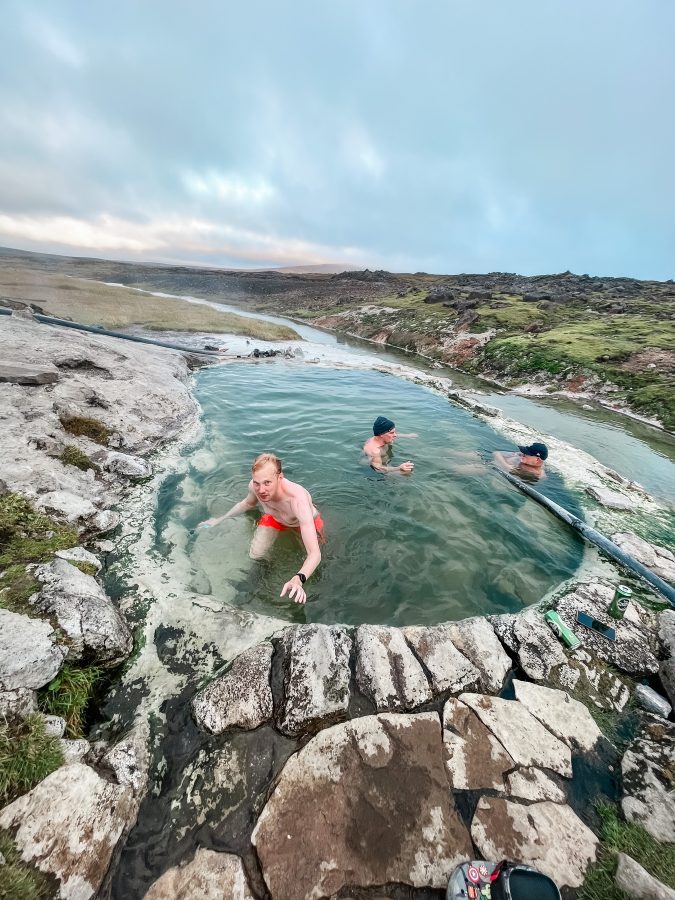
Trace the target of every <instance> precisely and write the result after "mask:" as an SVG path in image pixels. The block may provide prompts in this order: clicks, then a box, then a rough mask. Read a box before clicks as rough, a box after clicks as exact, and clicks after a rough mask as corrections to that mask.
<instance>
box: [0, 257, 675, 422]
mask: <svg viewBox="0 0 675 900" xmlns="http://www.w3.org/2000/svg"><path fill="white" fill-rule="evenodd" d="M6 267H23V268H24V269H27V270H32V271H35V270H38V271H42V272H57V273H60V274H64V275H70V276H76V277H79V278H87V279H95V280H103V281H113V282H119V283H120V284H124V285H127V286H133V287H138V288H143V289H146V290H151V291H163V292H166V293H171V294H189V295H192V296H197V297H202V298H205V299H209V300H214V301H220V302H225V303H232V304H236V305H238V306H242V307H246V308H249V309H254V310H260V311H265V312H270V313H275V314H277V315H284V316H289V317H293V318H296V319H302V320H304V321H307V322H308V323H309V324H313V325H318V326H320V327H324V328H329V329H331V330H335V331H339V332H343V333H349V334H354V335H358V336H360V337H364V338H367V339H369V340H374V341H377V342H378V343H382V344H388V345H390V346H394V347H399V348H402V349H405V350H408V351H412V352H416V353H421V354H424V355H425V356H429V357H432V358H434V359H437V360H438V361H439V362H441V363H445V364H448V365H452V366H455V367H457V368H459V369H462V370H464V371H466V372H468V373H470V374H474V375H480V376H484V377H488V378H491V379H495V380H497V381H499V382H501V383H503V384H504V385H506V386H507V387H511V388H516V389H521V390H539V391H544V392H547V393H553V392H556V391H565V392H568V393H571V394H573V395H577V396H581V397H590V398H597V399H600V400H602V401H603V402H604V403H605V404H607V405H609V406H611V407H613V408H615V409H618V410H620V411H630V412H633V413H636V414H639V415H641V416H645V417H648V418H651V419H654V420H657V421H658V422H660V423H661V424H662V425H663V427H664V428H666V429H667V430H670V431H672V430H674V429H675V352H674V351H673V349H672V348H673V346H675V326H674V325H673V318H674V317H675V283H674V282H673V281H672V280H670V281H666V282H660V281H640V280H637V279H633V278H600V277H591V276H589V275H575V274H573V273H572V272H563V273H561V274H556V275H538V276H521V275H516V274H512V273H504V272H492V273H489V274H486V275H471V274H460V275H432V274H428V273H425V272H416V273H414V274H393V273H390V272H384V271H374V272H373V271H369V270H365V271H354V272H342V273H334V274H324V273H322V274H316V273H288V272H281V271H278V270H276V271H275V270H268V271H236V270H224V269H200V268H192V267H187V266H166V265H155V264H137V263H122V262H111V261H107V260H96V259H83V258H75V257H60V256H50V255H46V254H34V253H24V252H21V251H16V250H0V271H2V269H3V268H6ZM12 299H14V300H17V299H21V298H5V300H4V302H5V303H7V302H8V301H10V300H12ZM0 302H3V301H2V298H0Z"/></svg>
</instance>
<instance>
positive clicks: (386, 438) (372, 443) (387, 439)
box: [363, 416, 417, 475]
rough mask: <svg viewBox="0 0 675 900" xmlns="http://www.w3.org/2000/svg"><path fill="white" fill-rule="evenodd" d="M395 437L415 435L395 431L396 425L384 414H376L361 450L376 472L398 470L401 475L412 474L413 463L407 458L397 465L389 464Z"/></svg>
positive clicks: (411, 436)
mask: <svg viewBox="0 0 675 900" xmlns="http://www.w3.org/2000/svg"><path fill="white" fill-rule="evenodd" d="M397 437H410V438H415V437H417V435H416V434H401V435H398V434H397V433H396V425H394V423H393V422H392V421H391V419H388V418H387V417H386V416H378V417H377V418H376V419H375V421H374V422H373V436H372V437H371V438H369V439H368V440H367V441H366V443H365V444H364V445H363V452H364V453H365V454H366V456H367V457H368V461H369V462H370V465H371V467H372V468H373V469H375V471H376V472H400V473H401V474H402V475H410V474H412V470H413V469H414V468H415V464H414V463H412V462H410V460H407V462H403V463H401V464H400V465H398V466H390V465H389V463H390V461H391V457H392V454H393V449H392V445H393V443H394V441H395V440H396V438H397Z"/></svg>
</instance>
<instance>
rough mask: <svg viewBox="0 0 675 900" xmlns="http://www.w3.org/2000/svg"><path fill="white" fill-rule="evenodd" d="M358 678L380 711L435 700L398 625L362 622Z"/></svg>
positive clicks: (362, 689)
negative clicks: (365, 623)
mask: <svg viewBox="0 0 675 900" xmlns="http://www.w3.org/2000/svg"><path fill="white" fill-rule="evenodd" d="M356 681H357V684H358V686H359V689H360V690H361V691H362V692H363V693H364V694H365V695H366V697H368V698H369V699H370V700H372V702H373V703H374V704H375V706H376V708H377V709H378V710H408V709H413V708H414V707H415V706H419V705H420V704H422V703H426V702H427V701H428V700H431V698H432V694H431V689H430V687H429V682H428V681H427V677H426V675H425V674H424V672H423V670H422V667H421V666H420V664H419V663H418V662H417V660H416V659H415V657H414V655H413V653H412V650H411V649H410V648H409V647H408V645H407V644H406V642H405V639H404V637H403V634H402V633H401V631H400V629H398V628H389V627H387V626H385V625H359V627H358V628H357V629H356Z"/></svg>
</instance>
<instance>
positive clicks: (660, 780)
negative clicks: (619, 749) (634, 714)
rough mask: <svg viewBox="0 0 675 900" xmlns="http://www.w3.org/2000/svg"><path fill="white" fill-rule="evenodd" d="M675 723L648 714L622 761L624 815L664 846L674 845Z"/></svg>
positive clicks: (622, 806) (622, 804) (622, 803)
mask: <svg viewBox="0 0 675 900" xmlns="http://www.w3.org/2000/svg"><path fill="white" fill-rule="evenodd" d="M673 772H675V724H673V723H672V722H666V721H664V720H663V719H659V718H657V717H655V716H649V715H645V725H644V727H643V728H642V729H641V731H640V733H639V734H638V735H637V737H636V738H635V739H634V740H633V741H632V743H631V744H630V746H629V747H628V750H626V752H625V754H624V757H623V759H622V761H621V775H622V777H623V791H624V797H623V800H622V801H621V808H622V810H623V814H624V816H625V817H626V819H628V821H629V822H637V823H638V824H640V825H642V826H643V827H644V828H646V829H647V831H648V832H649V833H650V834H651V835H652V837H654V838H656V840H657V841H661V842H663V843H666V842H667V843H673V842H675V803H673Z"/></svg>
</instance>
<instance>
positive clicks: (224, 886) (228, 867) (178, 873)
mask: <svg viewBox="0 0 675 900" xmlns="http://www.w3.org/2000/svg"><path fill="white" fill-rule="evenodd" d="M144 900H255V895H254V894H252V893H251V890H250V888H249V886H248V882H247V881H246V872H245V871H244V866H243V864H242V861H241V859H240V858H239V857H238V856H234V854H232V853H216V852H215V851H214V850H205V849H203V848H199V849H198V850H197V852H196V853H195V855H194V858H193V859H191V860H190V862H188V863H185V865H181V866H174V867H173V868H172V869H168V870H167V871H166V872H165V873H164V874H163V875H162V876H161V877H160V878H158V879H157V881H155V882H154V883H153V884H152V885H151V886H150V889H149V890H148V892H147V893H146V895H145V897H144Z"/></svg>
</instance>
